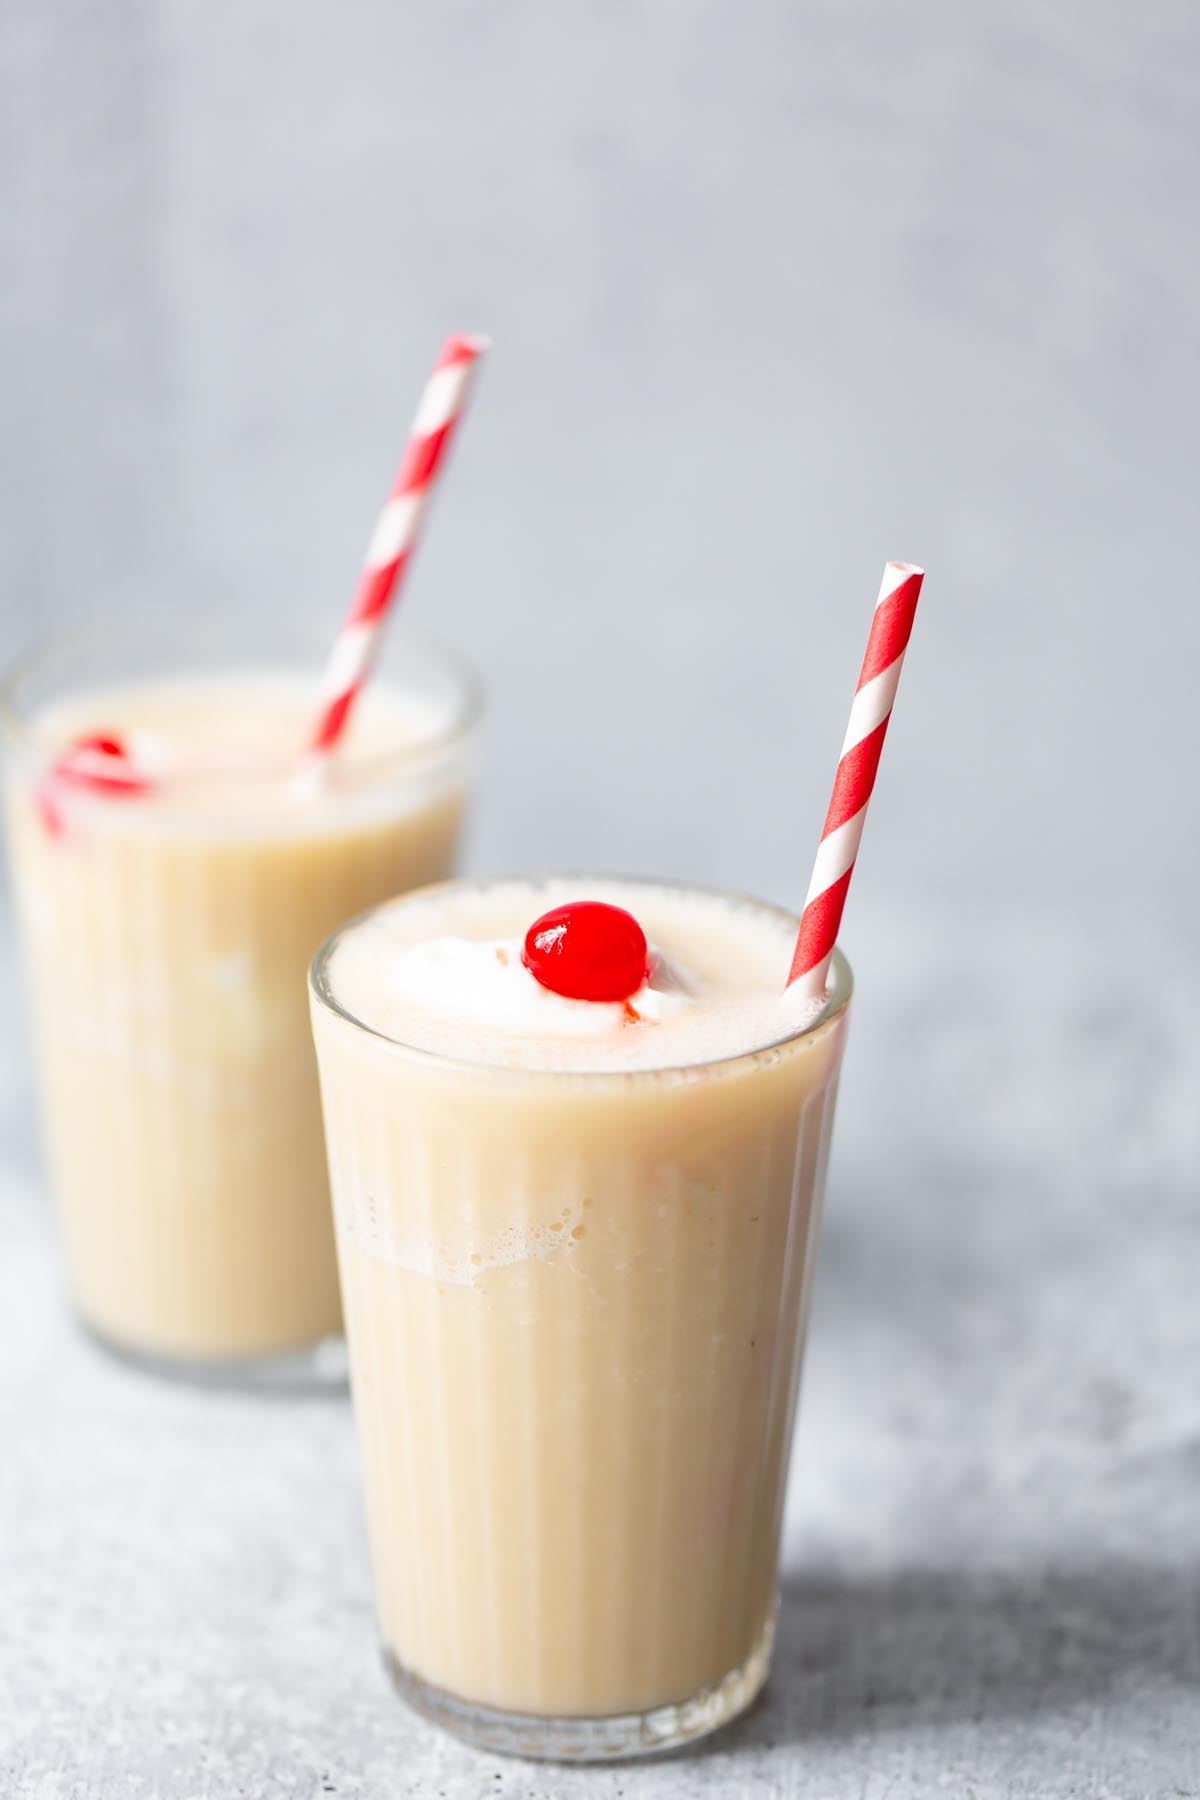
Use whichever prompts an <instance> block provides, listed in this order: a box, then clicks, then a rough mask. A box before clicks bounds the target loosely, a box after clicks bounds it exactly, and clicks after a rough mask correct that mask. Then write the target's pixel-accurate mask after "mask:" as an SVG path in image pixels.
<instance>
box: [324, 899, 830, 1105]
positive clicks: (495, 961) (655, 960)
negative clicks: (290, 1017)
mask: <svg viewBox="0 0 1200 1800" xmlns="http://www.w3.org/2000/svg"><path fill="white" fill-rule="evenodd" d="M582 899H590V900H604V901H608V902H609V903H610V904H612V905H616V906H621V907H624V908H625V909H626V910H627V911H629V912H631V913H632V914H633V915H634V917H635V918H636V919H637V920H638V921H639V923H640V924H641V926H642V929H643V930H644V932H645V933H646V937H647V940H648V943H649V946H650V964H649V974H648V979H647V980H646V981H645V982H644V983H643V984H642V986H641V987H640V988H639V989H638V990H637V991H636V992H635V993H634V994H632V995H631V996H630V998H629V1001H628V1002H627V1003H626V1002H607V1001H593V1000H573V999H568V998H566V997H565V996H563V995H561V994H556V993H552V992H550V990H549V989H547V988H544V987H543V986H542V985H541V983H540V982H538V981H537V980H536V978H535V977H534V976H533V975H532V974H531V973H530V971H529V970H528V969H527V968H526V967H525V966H524V964H523V963H522V961H521V949H522V945H523V942H524V937H525V932H526V931H527V930H528V928H529V926H530V925H531V924H532V923H533V922H534V920H535V919H536V918H538V917H539V916H540V914H542V913H543V912H545V911H547V910H548V909H550V908H552V907H556V906H561V905H565V904H566V903H568V902H569V901H572V900H582ZM795 929H796V928H795V925H794V923H793V922H792V921H791V920H790V919H789V918H787V917H786V916H785V915H782V914H776V913H773V912H770V911H769V910H767V909H765V908H763V907H760V906H757V905H755V904H754V903H752V902H750V901H745V902H742V901H738V900H736V899H728V898H724V897H719V896H716V895H709V894H700V893H695V892H689V891H685V890H682V889H676V888H672V887H666V886H663V887H657V886H653V885H649V884H642V883H623V882H619V881H596V880H590V879H582V880H572V879H568V880H555V881H549V882H545V883H528V882H504V883H494V884H488V885H486V886H482V887H479V888H469V887H468V888H458V889H457V890H455V891H454V892H453V893H445V892H438V891H434V892H432V893H430V894H429V895H419V896H417V897H415V898H409V899H407V900H404V901H401V902H398V903H397V904H396V905H395V906H392V907H387V908H384V909H383V910H382V911H380V912H377V913H375V914H374V915H372V916H371V917H370V918H368V919H366V920H364V921H363V922H362V923H361V924H359V925H357V926H355V927H354V928H352V929H351V930H350V931H348V932H347V933H346V935H345V936H344V937H343V938H342V940H341V942H340V943H339V944H338V945H337V946H336V948H335V950H334V953H333V956H332V958H331V959H330V963H329V967H328V980H329V986H330V991H331V992H332V994H333V997H334V998H335V1000H336V1001H337V1003H338V1005H339V1006H341V1007H342V1008H343V1010H344V1011H346V1012H347V1013H349V1014H350V1015H351V1016H352V1017H353V1018H355V1019H357V1020H358V1021H359V1022H360V1023H361V1024H363V1025H366V1026H368V1027H369V1028H370V1029H371V1030H373V1031H377V1032H379V1033H380V1034H381V1035H382V1036H384V1037H387V1038H392V1039H394V1040H395V1041H397V1042H399V1043H402V1044H407V1045H410V1046H412V1047H413V1048H416V1049H420V1050H428V1051H433V1052H435V1053H437V1054H439V1055H442V1056H450V1057H455V1058H457V1059H460V1060H463V1061H467V1062H477V1063H484V1064H489V1065H496V1066H498V1067H505V1068H515V1069H531V1070H532V1069H542V1070H562V1071H571V1072H584V1071H595V1072H603V1071H612V1072H616V1073H619V1072H621V1071H624V1070H637V1069H642V1070H647V1069H670V1068H683V1067H688V1066H691V1065H694V1064H697V1063H705V1062H712V1061H716V1060H720V1059H725V1058H729V1057H735V1056H740V1055H743V1054H745V1053H747V1052H749V1051H752V1050H757V1049H761V1048H764V1047H766V1046H768V1045H770V1044H774V1043H777V1042H778V1041H779V1040H780V1039H782V1038H785V1037H788V1036H790V1035H791V1034H793V1033H794V1032H795V1031H796V1030H797V1029H800V1028H802V1027H803V1026H804V1025H806V1024H807V1023H809V1022H810V1021H811V1020H813V1019H815V1018H816V1016H817V1014H818V1013H819V1012H820V1010H821V1004H822V1003H821V1002H819V1001H813V1000H811V999H805V998H803V997H802V996H799V995H798V994H796V993H795V991H794V990H789V991H785V989H784V985H783V984H784V979H785V977H786V974H787V970H788V964H789V959H790V955H791V948H792V944H793V941H794V937H795Z"/></svg>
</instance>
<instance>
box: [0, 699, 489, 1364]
mask: <svg viewBox="0 0 1200 1800" xmlns="http://www.w3.org/2000/svg"><path fill="white" fill-rule="evenodd" d="M316 704H317V689H316V684H315V682H314V681H313V680H312V679H311V678H310V677H308V676H303V675H296V674H288V673H272V672H269V671H263V670H247V671H245V672H240V673H239V672H237V671H234V672H211V673H195V674H192V675H182V676H179V677H178V678H175V677H172V678H169V679H168V678H164V677H157V678H154V679H151V680H144V681H140V682H135V683H129V684H124V685H106V686H104V687H102V688H96V689H94V690H90V689H86V688H80V689H78V690H77V691H74V692H72V693H70V694H68V695H67V696H65V697H62V698H59V699H56V700H54V701H52V702H50V703H47V704H45V705H42V706H40V707H38V708H37V709H36V710H34V712H33V713H32V715H31V716H29V717H27V718H25V719H23V720H22V719H16V720H14V719H13V717H11V716H10V719H9V721H8V723H9V736H10V745H9V748H10V752H11V755H10V767H9V775H8V783H7V790H8V791H7V801H8V821H9V832H10V844H11V851H12V865H13V875H14V882H15V889H16V898H17V903H18V910H19V914H20V919H21V924H22V931H23V938H24V944H25V951H26V958H27V963H28V968H29V974H30V979H31V987H32V999H33V1018H34V1026H35V1032H36V1038H37V1050H38V1062H39V1070H40V1077H41V1090H42V1097H43V1102H44V1112H45V1121H46V1129H47V1138H48V1151H49V1160H50V1167H51V1174H52V1178H53V1184H54V1190H55V1195H56V1199H57V1204H58V1212H59V1217H60V1220H61V1228H62V1236H63V1242H64V1245H65V1250H66V1258H67V1263H68V1268H69V1275H70V1282H71V1287H72V1290H73V1294H74V1298H75V1303H76V1306H77V1308H78V1310H79V1312H80V1314H81V1315H82V1317H83V1319H84V1320H85V1321H86V1323H87V1324H88V1325H89V1326H91V1327H92V1328H93V1329H94V1330H95V1331H96V1332H97V1333H99V1334H100V1335H101V1336H103V1337H104V1338H106V1339H108V1340H110V1341H111V1342H112V1343H113V1344H115V1345H117V1346H119V1347H122V1348H124V1349H126V1350H129V1351H133V1352H137V1353H140V1354H142V1355H143V1356H151V1357H159V1358H167V1359H183V1360H186V1361H189V1362H201V1363H211V1364H226V1363H230V1362H244V1361H246V1360H247V1359H257V1358H265V1357H272V1356H275V1355H277V1354H278V1353H281V1352H291V1351H298V1350H302V1349H304V1348H306V1347H308V1346H311V1345H313V1344H315V1343H318V1342H319V1341H320V1340H322V1339H324V1338H326V1337H328V1336H329V1335H330V1334H333V1333H336V1332H338V1331H339V1330H340V1322H341V1311H340V1304H339V1298H338V1285H337V1273H336V1265H335V1256H334V1246H333V1233H332V1225H331V1220H330V1215H329V1192H328V1185H327V1179H326V1173H325V1159H324V1148H323V1144H322V1136H321V1121H320V1107H319V1098H318V1091H317V1079H316V1068H315V1063H314V1059H313V1053H312V1043H311V1036H310V1033H309V1029H308V1020H307V1012H306V999H305V986H304V976H305V969H306V966H307V963H308V961H309V959H310V958H311V956H312V953H313V950H314V949H315V947H316V946H317V944H318V943H319V942H320V941H321V939H322V937H324V936H325V935H326V934H327V933H328V932H329V931H330V930H331V929H332V928H333V927H334V925H336V924H337V922H338V921H339V920H340V919H343V918H345V917H346V916H347V914H349V913H353V912H355V911H356V910H358V909H360V908H361V907H364V906H367V905H371V904H372V903H374V902H376V901H379V900H380V899H382V898H383V897H384V896H386V895H390V894H394V893H396V892H397V891H400V890H403V889H406V888H410V887H414V886H419V885H421V884H423V883H426V882H428V881H430V880H433V879H437V878H440V877H443V876H445V875H446V874H448V873H449V872H450V870H451V869H452V867H453V864H454V858H455V851H456V846H457V842H458V837H459V829H460V824H461V819H462V813H463V803H464V792H465V789H464V783H465V779H466V775H465V766H464V752H465V744H464V741H463V736H462V732H461V729H460V728H461V725H462V718H461V708H460V707H458V705H457V703H456V702H452V701H451V700H449V699H447V698H446V697H445V696H444V695H442V696H435V695H431V694H427V693H422V692H421V691H419V690H414V691H412V692H408V691H406V690H405V689H404V688H403V687H402V686H391V687H389V686H380V687H379V688H377V689H372V690H370V691H368V692H367V694H366V695H365V696H364V697H363V699H362V701H361V703H360V706H359V708H358V710H357V711H356V713H355V715H354V717H353V720H352V723H351V727H350V731H349V735H348V738H347V741H346V743H345V745H344V747H343V749H342V750H341V752H340V753H339V755H338V756H337V758H336V759H335V760H334V761H333V763H332V764H331V765H330V767H329V769H328V770H327V771H326V772H325V774H324V775H323V777H321V778H319V779H314V780H307V781H306V780H297V778H296V768H297V761H298V756H299V752H300V749H301V747H302V745H303V744H304V741H305V737H306V734H307V732H308V730H309V729H310V728H311V721H312V719H313V717H314V716H315V710H316ZM95 733H104V734H107V735H110V736H115V737H116V738H118V739H119V740H120V742H121V744H122V745H123V747H124V749H125V752H126V756H127V758H128V762H129V765H130V766H131V767H134V768H136V769H137V771H138V773H139V775H140V776H144V777H145V787H144V788H143V789H142V790H141V791H139V792H136V793H133V794H126V793H114V792H112V791H109V790H106V789H104V788H103V787H99V788H91V787H89V786H87V785H86V784H76V783H71V782H63V781H62V780H61V779H56V777H55V776H54V773H53V768H54V764H55V761H56V759H57V758H59V757H60V756H61V755H62V753H63V751H64V750H65V749H66V748H67V747H69V746H70V745H71V744H72V743H74V742H75V741H76V740H78V739H79V738H80V737H85V736H87V735H89V734H95Z"/></svg>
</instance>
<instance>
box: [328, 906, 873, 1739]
mask: <svg viewBox="0 0 1200 1800" xmlns="http://www.w3.org/2000/svg"><path fill="white" fill-rule="evenodd" d="M580 895H585V896H586V897H587V898H588V899H589V900H590V901H594V902H600V903H602V904H603V905H606V906H615V907H618V908H620V909H623V911H624V912H626V913H628V914H631V915H633V917H634V919H635V920H636V921H638V922H639V923H640V925H641V927H642V929H643V932H644V935H645V939H646V940H647V944H646V954H645V959H644V964H645V966H644V970H643V971H642V972H641V975H640V978H639V977H638V976H637V975H635V976H634V977H633V979H635V980H637V983H638V985H637V986H636V988H635V989H633V990H632V991H630V992H629V993H628V994H627V995H626V996H625V997H624V998H622V999H612V1000H607V999H606V1000H595V999H580V998H575V997H571V996H570V995H568V994H563V993H560V992H556V991H551V990H550V989H549V988H547V987H546V986H545V985H543V982H542V980H541V979H540V978H538V977H535V975H534V974H533V973H532V972H531V969H530V967H528V966H526V961H525V954H526V951H527V949H528V945H527V944H526V933H527V932H528V930H529V928H530V926H531V925H532V924H533V922H534V921H535V920H536V919H538V917H539V915H541V914H544V913H547V912H548V911H550V910H551V909H555V908H559V907H561V906H563V905H564V903H569V902H574V901H576V900H578V898H579V897H580ZM568 910H570V909H569V908H568ZM795 932H796V923H795V920H793V919H792V918H790V917H788V916H786V915H784V914H782V913H779V912H776V911H774V910H772V909H770V908H767V907H764V906H760V905H757V904H755V903H752V902H749V901H742V900H738V899H732V898H728V897H724V896H719V895H715V894H711V893H705V892H695V891H688V890H685V889H682V888H678V889H677V888H671V887H662V886H654V885H650V884H643V883H634V882H621V883H611V882H604V881H587V882H580V881H578V880H573V881H568V882H552V883H548V884H536V885H534V884H524V883H503V884H491V885H480V886H475V885H468V884H453V885H449V886H446V887H442V888H440V889H434V890H431V891H430V892H429V893H428V894H424V895H413V896H410V897H409V898H408V899H405V900H401V901H398V902H397V903H395V904H393V905H389V906H387V907H384V908H382V909H380V910H379V911H377V912H375V913H373V914H371V915H369V916H367V917H366V918H365V919H362V920H359V921H356V922H354V923H352V924H351V925H350V926H348V927H346V928H345V929H344V930H343V931H342V932H341V933H339V934H338V935H337V936H336V937H335V938H334V939H333V940H332V941H331V943H330V944H329V945H327V946H326V949H325V950H324V951H323V952H322V954H321V955H320V956H319V957H318V959H317V962H316V964H315V966H314V976H313V993H314V1004H313V1015H314V1029H315V1035H316V1042H317V1050H318V1060H319V1063H320V1068H321V1085H322V1094H323V1101H324V1109H325V1121H326V1136H327V1145H328V1152H329V1159H330V1170H331V1175H332V1186H333V1193H334V1210H335V1217H336V1223H337V1233H338V1251H339V1258H340V1265H341V1278H342V1291H343V1298H344V1303H345V1309H346V1321H347V1332H348V1337H349V1343H350V1353H351V1369H352V1381H353V1388H354V1398H355V1407H356V1412H357V1418H358V1425H359V1431H360V1436H361V1441H362V1449H363V1460H364V1475H365V1484H366V1500H367V1513H368V1526H369V1533H370V1540H371V1548H372V1558H373V1564H374V1570H375V1579H376V1592H377V1601H378V1610H379V1616H380V1621H381V1625H382V1631H383V1636H384V1640H385V1645H386V1650H387V1655H388V1659H389V1663H390V1665H391V1667H392V1669H393V1673H394V1674H395V1676H396V1679H397V1681H398V1683H399V1685H400V1686H401V1688H402V1690H403V1691H404V1692H406V1693H407V1694H408V1695H409V1696H410V1697H411V1698H413V1699H414V1700H415V1701H416V1703H417V1704H418V1705H420V1706H422V1707H424V1708H425V1709H426V1710H428V1711H430V1712H432V1713H433V1714H435V1715H436V1716H438V1717H440V1718H441V1719H442V1720H443V1722H447V1723H449V1724H451V1725H453V1726H455V1727H456V1728H458V1729H459V1730H462V1731H464V1732H466V1734H467V1735H469V1736H472V1737H474V1738H476V1739H477V1740H480V1741H484V1742H488V1743H491V1744H494V1745H495V1746H497V1747H500V1748H507V1749H519V1750H523V1751H525V1752H527V1753H532V1754H539V1753H540V1754H548V1755H555V1756H591V1755H598V1756H608V1755H613V1754H621V1753H630V1752H634V1751H642V1750H645V1749H647V1748H651V1747H655V1746H665V1745H668V1744H671V1743H677V1742H682V1741H685V1740H687V1739H688V1738H691V1737H694V1736H697V1735H700V1733H701V1732H703V1731H705V1730H708V1729H711V1728H712V1727H713V1726H715V1725H717V1724H719V1723H721V1722H722V1721H723V1720H725V1719H727V1718H729V1717H732V1716H733V1715H734V1714H735V1713H736V1712H738V1711H740V1710H741V1709H742V1708H743V1707H744V1706H745V1705H747V1704H748V1703H749V1701H750V1699H751V1698H752V1697H753V1695H754V1694H755V1693H756V1692H757V1690H758V1688H759V1687H760V1686H761V1684H762V1682H763V1680H764V1679H765V1676H766V1670H767V1663H768V1659H769V1654H770V1642H771V1632H772V1622H773V1615H774V1607H775V1584H776V1560H777V1552H778V1542H779V1529H780V1518H781V1508H782V1501H783V1490H784V1481H785V1476H786V1467H787V1455H788V1447H789V1442H790V1437H791V1428H792V1419H793V1411H794V1403H795V1394H796V1383H797V1374H798V1368H799V1359H800V1349H801V1343H802V1339H803V1332H804V1322H805V1314H806V1303H807V1293H808V1284H809V1280H810V1277H811V1272H812V1256H813V1241H814V1235H815V1230H816V1224H817V1217H818V1211H819V1206H820V1200H821V1192H822V1187H823V1182H824V1173H825V1164H826V1157H827V1154H828V1147H829V1137H830V1130H831V1125H832V1117H833V1106H834V1095H835V1090H836V1084H837V1074H838V1068H839V1063H840V1058H841V1051H842V1044H843V1037H844V1028H845V1017H846V1003H847V1000H848V997H849V983H850V978H849V971H848V970H847V968H846V966H845V964H844V963H843V962H842V961H841V960H840V958H839V959H838V960H837V961H836V962H835V966H834V973H833V977H832V988H831V992H830V994H829V996H828V997H827V999H826V1001H825V1002H824V1003H823V1004H820V1005H814V1003H812V1002H807V1001H802V1000H799V999H797V998H796V997H795V995H794V992H793V993H790V994H784V992H783V991H782V990H783V981H784V977H785V975H786V972H787V968H788V963H789V957H790V954H791V949H792V944H793V940H794V938H795ZM543 936H545V934H543ZM552 937H553V934H552V933H551V934H550V935H549V936H548V937H545V941H546V942H551V940H552ZM539 941H540V940H539Z"/></svg>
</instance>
